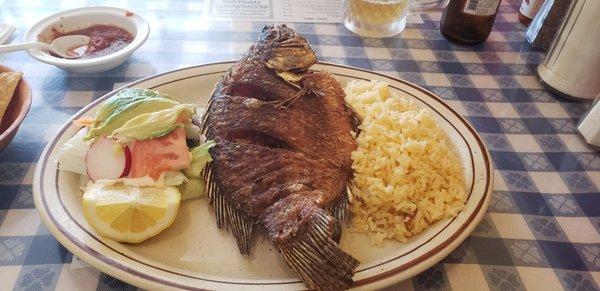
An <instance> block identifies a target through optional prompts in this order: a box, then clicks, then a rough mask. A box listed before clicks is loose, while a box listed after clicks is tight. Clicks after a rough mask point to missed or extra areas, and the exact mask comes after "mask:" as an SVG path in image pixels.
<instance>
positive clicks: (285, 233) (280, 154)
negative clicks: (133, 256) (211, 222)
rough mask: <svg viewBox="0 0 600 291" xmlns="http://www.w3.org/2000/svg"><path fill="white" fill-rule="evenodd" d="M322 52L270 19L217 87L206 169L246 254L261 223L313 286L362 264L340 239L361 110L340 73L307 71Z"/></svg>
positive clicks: (213, 194)
mask: <svg viewBox="0 0 600 291" xmlns="http://www.w3.org/2000/svg"><path fill="white" fill-rule="evenodd" d="M316 62H317V59H316V56H315V54H314V52H313V51H312V49H311V48H310V46H309V44H308V42H307V41H306V39H304V38H303V37H301V36H300V35H299V34H297V33H296V32H295V31H294V30H292V29H291V28H289V27H287V26H285V25H280V26H277V27H275V26H266V27H265V28H264V29H263V31H262V33H261V35H260V37H259V41H258V43H257V44H255V45H253V46H252V47H251V48H250V49H249V51H248V52H246V53H245V54H244V55H243V56H242V58H241V59H240V60H239V61H238V62H236V63H235V64H234V65H233V66H232V68H231V69H230V70H229V71H228V72H227V73H226V74H225V75H224V76H223V78H222V79H221V81H220V82H219V83H218V84H217V86H216V87H215V90H214V92H213V94H212V97H211V100H210V104H209V107H208V110H207V113H206V115H205V118H204V121H203V131H204V133H205V134H206V135H207V137H208V138H209V139H213V140H214V141H216V143H217V145H216V146H215V147H214V148H212V149H211V156H212V157H213V161H212V162H211V163H210V164H209V165H207V167H206V169H205V178H206V181H207V189H208V196H209V199H210V201H211V204H212V205H213V208H214V210H215V214H216V219H217V225H218V226H219V227H227V228H229V229H230V230H231V232H232V234H233V235H234V237H235V239H236V241H237V244H238V247H239V249H240V252H241V253H242V254H245V255H248V254H250V251H251V243H252V237H253V234H254V233H255V230H256V229H258V228H262V229H264V230H265V231H266V234H267V236H268V237H269V238H270V240H271V241H272V243H273V244H274V246H275V248H276V249H277V250H278V251H279V253H281V254H282V255H283V258H284V259H285V261H286V262H287V263H288V265H289V266H290V267H291V268H292V269H293V270H294V271H295V272H296V273H297V274H298V276H299V277H300V278H301V279H302V281H304V283H305V284H306V285H307V286H308V287H309V288H311V289H327V290H330V289H343V288H347V287H349V286H350V285H351V284H352V282H353V281H352V276H353V274H354V269H355V268H356V266H357V265H358V261H357V260H355V259H354V258H353V257H352V256H350V255H349V254H347V253H345V252H344V251H343V250H342V249H340V248H339V246H338V245H337V243H336V241H339V238H340V235H341V228H340V225H339V223H340V220H342V219H344V217H345V213H346V209H347V203H348V200H347V198H348V194H347V184H348V183H349V181H350V179H351V177H352V169H351V165H352V160H351V157H350V154H351V152H352V151H353V150H355V149H356V142H355V141H354V139H353V137H352V135H351V131H355V132H356V131H357V123H358V119H357V117H356V115H355V113H354V112H353V111H352V110H351V109H350V108H349V107H348V106H346V103H345V101H344V96H345V95H344V91H343V89H342V88H341V86H340V84H339V83H338V82H337V81H336V80H335V79H334V78H333V76H332V75H330V74H328V73H325V72H311V71H309V68H310V67H311V66H312V65H313V64H315V63H316Z"/></svg>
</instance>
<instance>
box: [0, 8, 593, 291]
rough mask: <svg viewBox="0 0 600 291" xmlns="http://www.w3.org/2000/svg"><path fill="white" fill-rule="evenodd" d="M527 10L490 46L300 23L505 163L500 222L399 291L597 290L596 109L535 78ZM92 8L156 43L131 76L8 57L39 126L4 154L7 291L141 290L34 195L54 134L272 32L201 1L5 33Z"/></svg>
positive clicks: (430, 34)
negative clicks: (130, 17)
mask: <svg viewBox="0 0 600 291" xmlns="http://www.w3.org/2000/svg"><path fill="white" fill-rule="evenodd" d="M520 2H521V1H520V0H504V1H503V3H502V5H501V6H500V12H499V14H498V16H497V18H496V23H495V25H494V31H493V32H492V34H491V36H490V38H489V40H488V41H487V42H485V43H484V44H483V45H481V46H475V47H462V46H458V45H454V44H452V43H450V42H448V41H446V40H445V39H444V38H443V37H442V36H441V35H440V33H439V29H438V25H439V19H440V17H441V12H439V11H434V12H430V13H426V14H422V15H421V17H422V19H423V22H422V23H410V24H409V25H408V27H407V29H406V30H405V31H404V32H403V33H402V34H401V35H400V36H396V37H393V38H386V39H374V38H361V37H358V36H356V35H354V34H352V33H351V32H349V31H348V30H346V29H345V28H344V27H343V26H341V25H339V24H311V23H306V24H293V25H292V26H293V27H294V28H296V29H297V30H298V31H299V32H301V33H302V34H303V35H304V36H305V37H306V38H308V39H309V40H310V42H311V44H312V46H313V48H314V49H315V51H316V52H317V54H318V56H319V58H320V59H321V60H324V61H329V62H334V63H340V64H347V65H351V66H356V67H361V68H365V69H369V70H375V71H378V72H383V73H385V74H389V75H391V76H394V77H399V78H402V79H405V80H408V81H411V82H414V83H416V84H419V85H422V86H424V87H426V88H428V89H429V90H431V91H433V92H435V93H436V94H438V95H439V96H441V97H442V98H444V99H445V100H446V101H447V102H448V103H449V104H450V105H451V106H452V107H453V108H454V109H455V110H457V111H458V112H459V113H461V114H462V115H463V116H465V117H466V118H467V120H469V121H470V122H471V123H472V124H473V125H474V126H475V128H476V129H477V131H478V132H479V134H480V135H481V136H482V137H483V139H484V140H485V142H486V143H487V146H488V148H489V150H490V152H491V155H492V157H493V160H494V164H495V169H496V170H495V173H494V175H495V181H494V193H493V198H492V202H491V204H490V207H489V210H488V213H487V214H486V216H485V217H484V219H483V221H482V222H481V224H480V225H479V226H478V227H477V229H476V230H475V231H474V232H473V234H472V235H471V236H470V237H469V238H468V239H467V240H466V241H465V242H464V243H463V244H462V245H460V247H458V249H456V250H455V251H454V252H453V253H452V254H451V255H449V256H448V257H447V258H445V259H444V260H443V261H442V262H440V263H438V264H436V265H435V266H433V267H432V268H431V269H429V270H427V271H425V272H423V273H422V274H420V275H418V276H416V277H414V278H412V279H410V280H407V281H405V282H402V283H399V284H398V285H395V286H394V287H392V288H390V290H397V289H399V288H402V289H403V290H411V289H456V290H486V289H501V290H515V289H516V290H522V289H531V290H557V289H563V288H564V289H573V290H598V289H599V287H598V286H600V234H599V233H600V193H599V192H600V191H599V189H600V154H599V153H598V152H595V151H594V149H592V148H590V147H589V146H588V145H586V144H585V142H584V141H583V140H582V138H581V137H580V136H579V135H578V134H577V132H576V123H577V121H578V119H579V117H580V116H581V115H582V114H583V113H584V112H585V111H586V109H587V108H588V106H589V104H585V103H577V102H571V101H566V100H563V99H559V98H557V97H556V96H554V95H552V94H551V93H549V92H548V91H547V90H545V89H544V87H542V85H541V84H540V83H539V82H538V80H537V79H536V77H535V75H534V70H535V68H536V65H537V64H538V63H539V62H540V61H541V60H542V59H543V57H544V54H543V53H541V52H536V51H532V50H531V49H530V48H529V47H528V45H527V44H526V43H525V42H523V33H524V27H523V26H522V25H521V24H520V23H519V22H518V20H517V10H518V8H519V4H520ZM86 5H106V6H118V7H126V8H129V9H131V10H134V11H136V12H139V13H140V14H142V15H143V16H144V17H146V18H147V19H148V20H149V21H150V23H151V28H152V29H151V34H150V38H149V40H148V41H147V42H146V44H144V45H143V46H142V47H141V48H140V49H139V50H138V51H136V52H135V53H134V54H133V55H132V57H131V58H130V59H129V61H128V62H127V63H125V64H124V65H122V66H120V67H118V68H116V69H114V70H112V71H108V72H105V73H102V74H98V75H91V76H90V75H87V76H84V75H77V74H69V73H67V72H65V71H62V70H60V69H57V68H55V67H53V66H50V65H45V64H42V63H39V62H36V61H35V60H33V59H31V58H29V57H28V56H27V55H26V54H25V53H22V52H21V53H11V54H3V55H0V64H2V65H4V66H8V67H10V68H12V69H14V70H19V71H23V72H24V74H25V78H26V79H27V80H28V81H29V83H30V84H31V86H32V89H33V91H34V101H33V105H32V108H31V110H30V112H29V115H28V116H27V118H26V119H25V121H24V123H23V125H22V126H21V129H20V130H19V133H18V134H17V136H16V137H15V139H14V140H13V141H12V143H11V144H10V145H9V146H8V147H7V148H6V149H4V150H3V151H2V152H0V289H1V290H9V289H19V290H20V289H27V290H42V289H44V290H45V289H55V290H90V289H100V290H108V289H119V290H120V289H134V287H132V286H129V285H127V284H125V283H123V282H121V281H118V280H116V279H114V278H111V277H110V276H108V275H105V274H102V273H100V272H99V271H98V270H96V269H94V268H91V267H89V266H86V265H85V264H83V263H82V262H80V261H79V260H78V259H77V258H74V257H73V255H72V254H71V253H69V252H68V251H67V250H66V249H65V248H63V247H62V246H61V245H60V244H59V243H58V242H57V241H56V240H55V239H54V238H53V237H52V235H50V233H49V232H48V230H47V229H46V228H45V227H44V226H43V225H42V224H41V223H40V218H39V216H38V214H37V212H36V210H35V207H34V204H33V200H32V194H31V183H32V174H33V170H34V168H35V165H36V161H37V159H38V157H39V155H40V153H41V151H42V149H43V147H44V145H45V144H46V142H47V141H48V139H49V138H50V137H51V136H52V134H53V133H54V132H55V130H56V129H57V128H58V127H59V126H60V125H61V124H62V123H63V122H64V121H66V120H67V119H68V118H69V117H70V116H71V115H72V114H73V113H75V112H76V111H78V110H79V109H80V108H81V107H83V106H84V105H86V104H88V103H89V102H90V101H92V100H94V99H96V98H98V97H99V96H102V95H103V94H105V93H107V92H109V91H111V90H113V88H115V87H118V86H120V85H122V84H123V83H127V82H131V81H134V80H137V79H139V78H142V77H146V76H149V75H151V74H155V73H158V72H164V71H167V70H171V69H176V68H181V67H184V66H188V65H196V64H201V63H208V62H214V61H223V60H233V59H235V58H236V57H238V56H239V55H240V54H241V53H242V52H243V51H244V50H245V49H247V48H248V46H250V45H251V44H252V42H254V41H255V40H256V38H257V35H258V32H259V31H260V29H261V27H262V26H263V25H264V24H265V23H258V22H211V21H207V20H206V19H204V18H203V17H202V9H203V6H204V5H203V3H202V1H189V2H188V1H183V0H171V1H131V0H129V1H128V0H119V1H110V0H109V1H85V0H81V1H79V0H73V1H61V0H57V1H48V0H28V1H19V0H7V1H3V0H0V22H8V23H13V24H15V25H17V33H16V39H15V40H14V41H17V40H19V39H21V37H22V35H23V33H24V32H25V31H26V29H27V28H28V27H29V26H30V25H32V24H33V23H34V22H36V21H37V20H38V19H40V18H41V17H42V16H45V15H48V14H51V13H54V12H58V11H60V10H64V9H68V8H75V7H80V6H86Z"/></svg>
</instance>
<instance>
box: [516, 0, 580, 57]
mask: <svg viewBox="0 0 600 291" xmlns="http://www.w3.org/2000/svg"><path fill="white" fill-rule="evenodd" d="M570 4H571V0H546V2H544V4H543V5H542V7H541V8H540V10H539V11H538V13H537V14H536V16H535V18H534V19H533V21H532V22H531V24H530V25H529V28H528V29H527V32H526V33H525V39H526V40H527V42H528V43H529V44H530V45H531V46H532V47H534V48H537V49H541V50H545V51H546V50H548V48H549V47H550V43H551V42H552V39H554V35H555V34H556V31H557V30H558V28H559V27H560V24H561V23H562V20H563V18H564V15H565V13H566V12H567V9H568V8H569V5H570Z"/></svg>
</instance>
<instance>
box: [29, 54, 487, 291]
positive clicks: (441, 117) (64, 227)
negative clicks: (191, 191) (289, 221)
mask: <svg viewBox="0 0 600 291" xmlns="http://www.w3.org/2000/svg"><path fill="white" fill-rule="evenodd" d="M231 64H232V63H231V62H226V63H216V64H209V65H201V66H195V67H190V68H184V69H179V70H175V71H171V72H167V73H163V74H158V75H154V76H151V77H148V78H145V79H142V80H139V81H136V82H134V83H131V84H129V85H127V86H125V87H137V88H149V89H154V90H158V91H161V92H164V93H167V94H170V95H172V96H175V97H176V98H177V99H178V101H181V102H189V103H197V104H201V105H205V104H206V102H207V100H208V96H209V94H210V92H211V90H212V89H213V86H214V84H215V83H216V82H217V81H218V80H219V78H220V76H221V74H222V73H223V72H225V71H226V70H227V69H228V68H229V67H230V66H231ZM313 69H315V70H326V71H329V72H331V73H333V74H334V75H335V76H336V77H337V79H338V80H339V81H340V82H341V83H342V85H344V86H345V84H346V82H348V81H350V80H356V79H367V80H380V81H385V82H387V83H389V84H390V86H391V87H392V88H393V90H395V91H396V92H398V93H399V94H401V95H402V96H409V97H410V98H412V99H414V100H415V101H416V102H417V104H418V105H419V106H422V107H426V108H429V109H430V110H431V111H432V112H433V113H434V115H435V117H436V119H437V121H438V124H439V125H440V126H441V127H442V128H443V129H444V130H445V132H446V133H447V134H448V135H449V137H450V139H451V141H452V143H453V144H454V145H455V147H456V148H457V149H458V152H459V155H460V159H461V161H462V164H463V167H464V169H465V180H466V183H467V187H468V190H469V198H468V201H467V205H466V209H465V210H463V211H462V212H461V213H460V214H459V215H458V216H457V217H456V218H453V219H448V220H445V221H442V222H439V223H436V224H434V225H432V226H431V227H429V228H428V229H427V230H426V231H425V232H423V233H422V234H420V235H418V236H417V237H415V238H413V239H411V240H410V241H409V242H408V243H404V244H401V243H398V242H395V241H389V242H386V243H385V244H384V246H383V247H378V248H375V247H371V246H370V245H369V240H368V238H367V237H366V236H365V235H364V234H356V233H351V232H350V231H348V229H344V231H343V236H342V239H341V242H340V245H341V246H342V248H343V249H345V250H346V251H347V252H348V253H350V254H352V256H354V257H355V258H357V259H358V260H359V261H360V262H361V264H360V266H359V267H358V268H357V269H356V274H355V276H354V280H355V282H356V287H358V288H365V289H372V288H379V287H384V286H388V285H390V284H393V283H395V282H399V281H401V280H405V279H407V278H410V277H412V276H415V275H417V274H418V273H420V272H422V271H424V270H425V269H427V268H428V267H430V266H432V265H433V264H435V263H436V262H439V261H440V260H441V259H443V258H444V257H445V256H446V255H448V254H449V253H450V252H451V251H452V250H453V249H455V248H456V247H457V246H458V245H459V244H460V243H461V242H462V241H463V240H464V239H465V238H466V237H467V236H468V235H469V234H470V233H471V231H473V229H474V228H475V226H476V225H477V224H478V223H479V221H480V220H481V218H482V217H483V215H484V214H485V211H486V209H487V206H488V203H489V199H490V196H491V194H490V193H491V189H492V185H491V184H492V180H493V179H492V167H491V163H490V158H489V154H488V152H487V150H486V149H485V146H484V143H483V141H482V140H481V138H480V137H479V136H478V135H477V133H476V132H475V130H474V129H473V128H472V127H471V126H470V125H469V124H468V123H467V122H466V121H465V120H464V119H463V118H462V117H461V116H460V115H459V114H458V113H456V112H455V111H454V110H452V109H451V108H450V107H449V106H448V105H447V104H446V103H444V102H443V101H442V100H441V99H439V98H438V97H436V96H435V95H433V94H432V93H430V92H428V91H426V90H425V89H423V88H421V87H419V86H416V85H413V84H411V83H408V82H406V81H402V80H398V79H394V78H391V77H388V76H385V75H381V74H377V73H374V72H369V71H364V70H361V69H356V68H350V67H343V66H339V65H333V64H318V65H315V66H314V67H313ZM117 91H118V90H117ZM115 92H116V91H113V92H111V93H109V94H106V95H105V96H103V97H101V98H100V99H98V100H96V101H94V102H93V103H91V104H90V105H88V106H86V107H85V108H83V109H82V110H81V111H79V112H78V113H76V114H75V115H74V116H73V117H72V119H75V118H79V117H82V116H93V115H94V113H95V112H96V110H97V108H98V106H99V104H100V103H101V102H103V101H104V100H106V99H107V98H108V97H110V96H112V95H114V94H115ZM76 130H77V127H75V126H73V125H72V124H71V122H70V121H69V122H67V123H66V124H65V125H64V126H63V127H62V128H61V129H60V130H59V132H58V133H57V135H56V136H55V137H54V138H53V139H52V140H51V141H50V143H49V144H48V145H47V146H46V149H45V150H44V152H43V153H42V155H41V158H40V160H39V163H38V164H37V168H36V171H35V177H34V182H33V192H34V198H35V205H36V207H37V209H38V211H39V213H40V215H41V217H42V220H43V221H44V223H45V225H46V226H47V227H48V229H50V231H51V232H52V234H53V235H54V236H55V237H56V238H57V239H58V241H60V242H61V243H62V244H63V245H64V246H65V247H66V248H67V249H69V250H70V251H71V252H72V253H73V254H75V255H76V256H78V257H79V258H81V259H83V260H84V261H86V262H88V263H90V264H91V265H93V266H95V267H96V268H98V269H100V270H101V271H103V272H105V273H108V274H110V275H112V276H114V277H116V278H118V279H121V280H123V281H126V282H128V283H130V284H133V285H136V286H139V287H142V288H147V289H157V288H158V289H164V288H183V289H198V288H202V289H218V290H222V289H240V288H242V289H248V290H250V289H252V290H267V289H269V290H275V289H277V290H281V289H304V288H305V286H304V284H302V283H301V282H300V280H298V278H297V277H296V276H295V275H294V273H293V272H292V271H291V270H290V269H289V268H288V267H287V266H286V264H285V262H283V260H282V259H281V256H279V255H278V254H277V252H276V251H275V250H274V249H273V248H272V247H271V244H270V243H269V242H268V241H266V240H265V239H263V238H259V239H258V241H257V243H256V245H255V247H254V252H253V255H252V256H251V257H250V258H248V257H244V256H242V255H240V254H239V252H238V249H237V246H236V244H235V241H234V239H233V237H232V236H231V235H230V234H229V232H228V231H226V230H221V229H218V228H217V227H216V224H215V219H214V215H213V213H212V210H211V209H210V207H209V205H208V203H207V201H206V199H196V200H191V201H186V202H183V203H182V205H181V209H180V212H179V215H178V217H177V219H176V221H175V222H174V224H173V225H172V226H171V227H170V228H168V229H167V230H165V231H164V232H162V233H161V234H159V235H158V236H156V237H154V238H151V239H149V240H147V241H145V242H143V243H141V244H135V245H134V244H123V243H117V242H114V241H112V240H110V239H106V238H103V237H101V236H100V235H98V234H97V233H95V232H94V230H93V229H91V228H90V226H89V225H88V224H87V222H86V221H85V219H84V217H83V214H82V210H81V192H80V190H79V189H78V186H77V177H76V175H75V174H72V173H66V172H61V171H58V169H57V160H58V154H59V148H60V147H61V145H62V144H63V143H64V142H66V141H67V140H68V139H69V138H70V137H71V136H73V134H75V132H76Z"/></svg>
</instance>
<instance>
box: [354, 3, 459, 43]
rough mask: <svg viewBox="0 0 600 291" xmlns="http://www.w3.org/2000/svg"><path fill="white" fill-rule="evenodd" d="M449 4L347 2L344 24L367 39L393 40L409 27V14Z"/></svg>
mask: <svg viewBox="0 0 600 291" xmlns="http://www.w3.org/2000/svg"><path fill="white" fill-rule="evenodd" d="M448 1H449V0H345V1H344V13H343V21H342V22H343V23H344V26H345V27H346V28H348V29H349V30H351V31H352V32H354V33H356V34H358V35H360V36H367V37H389V36H393V35H396V34H398V33H400V32H401V31H402V30H403V29H404V27H405V26H406V17H407V16H408V13H409V12H420V11H423V10H425V9H432V8H443V7H445V6H446V5H448Z"/></svg>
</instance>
